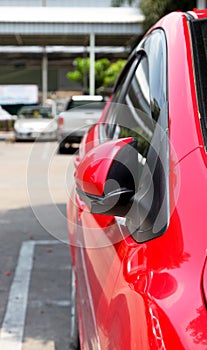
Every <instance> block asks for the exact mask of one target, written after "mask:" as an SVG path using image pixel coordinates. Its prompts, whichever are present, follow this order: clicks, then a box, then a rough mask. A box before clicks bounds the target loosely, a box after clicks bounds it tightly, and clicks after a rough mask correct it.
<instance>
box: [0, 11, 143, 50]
mask: <svg viewBox="0 0 207 350" xmlns="http://www.w3.org/2000/svg"><path fill="white" fill-rule="evenodd" d="M143 20H144V16H143V15H142V13H141V12H140V10H139V9H136V8H113V7H109V8H100V7H99V8H91V7H90V8H88V7H87V8H83V7H77V8H74V7H67V8H65V7H1V8H0V45H1V46H2V45H3V46H5V45H14V46H25V45H26V46H57V45H63V46H77V45H78V46H87V45H89V37H90V34H91V33H94V34H95V37H96V41H95V43H96V46H125V47H127V46H128V47H130V46H133V44H134V42H135V41H136V40H137V39H138V38H139V37H140V35H141V34H142V22H143Z"/></svg>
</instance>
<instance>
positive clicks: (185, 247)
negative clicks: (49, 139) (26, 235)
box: [67, 10, 207, 350]
mask: <svg viewBox="0 0 207 350" xmlns="http://www.w3.org/2000/svg"><path fill="white" fill-rule="evenodd" d="M206 53H207V10H200V11H199V10H194V11H190V12H187V13H182V12H179V11H178V12H173V13H171V14H168V15H167V16H165V17H164V18H163V19H161V20H160V21H159V22H158V23H157V24H156V25H155V26H154V27H153V28H152V29H151V30H149V31H148V33H147V34H146V35H145V37H144V38H143V40H142V41H141V42H140V43H139V44H138V46H137V47H136V48H135V50H134V51H133V53H132V54H131V56H130V58H129V60H128V62H127V64H126V66H125V68H124V70H123V72H122V74H121V76H120V78H119V80H118V83H117V84H116V87H115V90H114V93H113V96H112V99H111V101H110V102H109V103H108V105H107V107H106V108H105V110H104V113H103V115H102V117H101V119H100V120H99V122H98V123H96V124H95V125H94V126H93V127H92V128H91V129H90V130H89V131H88V132H87V134H86V135H85V136H84V138H83V140H82V142H81V144H80V147H79V154H78V155H76V157H75V161H74V166H75V173H74V175H73V180H71V181H73V183H74V186H73V190H72V191H71V193H70V199H69V203H68V208H67V218H68V228H69V242H70V248H71V256H72V264H73V269H74V273H75V283H74V285H75V286H76V297H77V315H78V324H79V330H80V332H79V336H80V346H81V349H82V350H86V349H100V350H102V349H104V350H106V349H107V350H155V349H156V350H175V349H176V350H184V349H185V350H189V349H190V350H204V349H205V350H206V348H207V249H206V248H207V234H206V231H207V224H206V207H207V154H206V149H207V98H206V96H207V74H206V67H207V54H206ZM74 324H75V322H74ZM73 329H74V328H73ZM74 341H75V335H74Z"/></svg>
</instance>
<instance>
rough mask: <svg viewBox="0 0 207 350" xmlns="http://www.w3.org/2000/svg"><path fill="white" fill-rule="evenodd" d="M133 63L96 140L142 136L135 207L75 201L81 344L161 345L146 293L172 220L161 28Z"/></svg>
mask: <svg viewBox="0 0 207 350" xmlns="http://www.w3.org/2000/svg"><path fill="white" fill-rule="evenodd" d="M129 62H130V66H129V64H128V66H127V68H126V69H125V70H124V72H123V74H122V76H121V77H120V79H119V82H118V84H117V86H116V89H115V94H114V98H113V100H112V102H111V104H110V106H109V108H108V111H107V113H106V115H105V119H104V121H103V123H101V125H99V142H100V143H104V142H107V141H108V140H113V139H123V138H128V137H133V138H135V139H137V140H138V147H137V157H138V167H139V170H138V179H137V180H136V181H137V183H138V188H137V192H136V194H135V196H134V202H133V205H132V206H131V208H130V210H129V213H128V214H127V215H126V216H124V217H119V216H112V215H101V214H91V213H90V212H89V210H88V208H87V206H86V204H85V203H84V202H83V201H82V200H81V199H80V197H79V196H78V195H77V198H76V200H77V202H78V207H79V214H80V215H79V220H80V221H79V223H80V225H79V231H80V235H79V237H81V244H80V245H79V248H78V249H77V252H78V253H77V254H78V256H77V258H76V261H78V262H77V263H78V265H79V269H80V270H81V271H82V272H81V273H77V276H78V279H77V287H78V299H79V302H80V301H81V304H82V307H81V308H80V309H81V310H80V314H81V329H82V330H81V334H82V346H83V348H84V349H95V348H96V349H110V350H113V349H114V350H115V349H116V350H117V349H119V350H122V349H123V350H126V349H153V348H160V349H161V348H164V347H163V337H162V331H161V328H160V325H159V322H158V315H157V309H156V307H155V306H154V304H153V302H152V300H151V299H150V298H149V296H148V288H149V281H150V276H151V273H152V271H153V270H154V271H155V272H156V271H158V270H159V268H161V266H160V267H159V261H160V259H159V253H160V249H156V245H158V246H159V242H158V243H157V240H153V239H154V238H156V237H159V236H162V235H163V234H164V233H165V231H166V229H167V227H168V222H169V183H168V172H169V164H168V163H169V152H168V150H169V144H168V104H167V74H166V71H167V62H166V40H165V35H164V32H163V31H162V30H155V31H154V32H152V33H151V34H150V35H149V36H148V37H147V38H145V39H144V40H143V41H142V42H141V43H140V44H139V46H138V48H137V50H135V52H134V53H133V55H132V56H131V58H130V60H129ZM89 139H90V137H89ZM92 144H94V142H92ZM82 158H84V154H82ZM80 208H81V210H80ZM153 242H155V243H153ZM152 246H153V251H154V253H153V255H151V254H150V253H151V251H152ZM156 252H157V253H156ZM163 259H164V261H162V263H163V264H165V258H163ZM80 276H81V277H80ZM171 335H173V330H172V334H171ZM177 341H178V342H179V340H177V339H176V338H175V342H177ZM174 348H176V347H174Z"/></svg>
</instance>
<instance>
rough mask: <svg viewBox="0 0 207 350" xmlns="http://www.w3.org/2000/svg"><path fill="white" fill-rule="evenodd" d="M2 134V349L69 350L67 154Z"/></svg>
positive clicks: (50, 145) (69, 163)
mask: <svg viewBox="0 0 207 350" xmlns="http://www.w3.org/2000/svg"><path fill="white" fill-rule="evenodd" d="M7 136H8V137H3V135H2V134H1V133H0V140H1V142H0V163H1V172H0V198H1V201H0V239H1V244H0V324H1V332H0V350H69V349H70V346H69V344H70V305H71V299H70V295H71V284H70V279H71V273H72V270H71V263H70V253H69V245H68V238H67V220H66V203H67V200H68V195H69V187H70V183H68V181H69V180H68V179H69V177H68V174H71V173H72V172H73V169H72V164H73V162H72V157H71V156H70V155H58V154H57V152H56V150H57V145H56V143H55V142H53V143H48V142H45V143H44V142H42V143H32V142H28V143H27V142H23V143H22V142H21V143H15V142H14V140H13V138H12V135H9V134H7Z"/></svg>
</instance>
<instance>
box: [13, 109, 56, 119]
mask: <svg viewBox="0 0 207 350" xmlns="http://www.w3.org/2000/svg"><path fill="white" fill-rule="evenodd" d="M18 118H20V119H48V118H53V115H52V110H51V109H49V108H44V107H43V108H24V109H21V110H20V111H19V113H18Z"/></svg>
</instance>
